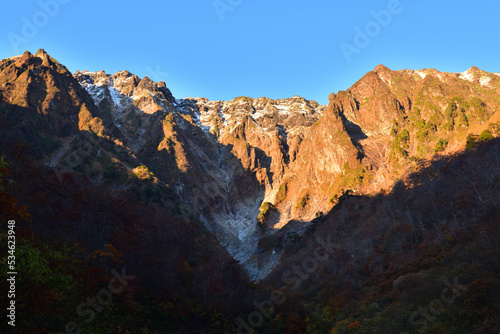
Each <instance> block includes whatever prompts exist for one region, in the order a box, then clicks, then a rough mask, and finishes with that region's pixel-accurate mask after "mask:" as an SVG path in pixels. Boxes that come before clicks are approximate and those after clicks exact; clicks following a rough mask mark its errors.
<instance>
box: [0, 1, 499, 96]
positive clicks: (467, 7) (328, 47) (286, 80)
mask: <svg viewBox="0 0 500 334" xmlns="http://www.w3.org/2000/svg"><path fill="white" fill-rule="evenodd" d="M374 13H375V14H374ZM387 14H389V15H387ZM499 15H500V5H499V4H498V2H496V1H474V2H469V1H439V2H437V1H428V0H413V1H411V0H400V1H397V0H383V1H378V0H372V1H332V0H329V1H327V0H309V1H294V0H286V1H285V0H282V1H272V0H266V1H264V0H215V1H214V0H182V1H181V0H178V1H169V0H163V1H160V0H158V1H148V0H146V1H142V2H139V1H127V0H121V1H94V0H88V1H77V0H41V1H33V0H25V1H8V2H4V3H3V4H2V12H1V13H0V58H2V59H3V58H7V57H10V56H12V55H15V54H18V53H22V51H24V50H29V51H31V52H36V51H37V49H38V48H44V49H45V50H46V51H47V52H48V53H49V54H50V55H51V56H53V57H54V58H56V59H57V60H59V61H60V62H61V63H63V64H64V65H66V66H67V67H68V68H69V69H70V70H71V71H72V72H74V71H76V70H90V71H96V70H105V71H106V72H107V73H115V72H117V71H120V70H129V71H130V72H132V73H135V74H137V75H138V76H140V77H143V76H145V75H147V76H149V77H151V78H152V79H154V80H164V81H165V82H166V83H167V86H168V87H169V88H170V89H171V90H172V93H173V94H174V96H175V97H177V98H182V97H188V96H202V97H207V98H209V99H214V100H215V99H218V100H219V99H220V100H229V99H232V98H234V97H236V96H241V95H245V96H250V97H261V96H267V97H270V98H286V97H291V96H293V95H301V96H303V97H305V98H307V99H314V100H317V101H318V102H320V103H323V104H326V103H327V101H328V95H329V94H330V93H332V92H337V91H339V90H345V89H348V88H349V87H350V86H351V85H352V84H353V83H355V82H356V81H357V80H359V79H360V78H361V77H362V76H363V75H364V74H365V73H366V72H368V71H370V70H373V68H375V66H377V65H378V64H384V65H386V66H388V67H389V68H391V69H394V70H397V69H404V68H408V69H421V68H436V69H438V70H440V71H448V72H462V71H465V70H466V69H468V68H469V67H470V66H477V67H479V68H481V69H484V70H486V71H490V72H500V63H499V61H498V60H499V59H500V38H499V32H500V24H499V22H500V16H499ZM377 16H378V20H377V18H376V17H377ZM359 31H361V33H359ZM363 35H364V36H363ZM341 46H342V47H341ZM342 50H344V51H342ZM346 54H347V56H346ZM348 60H349V61H348Z"/></svg>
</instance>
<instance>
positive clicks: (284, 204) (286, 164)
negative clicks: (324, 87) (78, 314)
mask: <svg viewBox="0 0 500 334" xmlns="http://www.w3.org/2000/svg"><path fill="white" fill-rule="evenodd" d="M0 128H1V133H0V135H1V138H2V140H1V145H0V149H1V152H2V155H3V156H4V158H5V160H2V161H5V163H4V164H2V166H3V167H2V168H4V171H3V172H2V173H3V174H0V175H4V176H2V177H3V179H1V181H2V183H5V188H4V187H2V188H0V189H1V190H2V191H5V197H4V199H3V200H2V201H3V202H2V205H3V208H4V209H5V210H3V212H4V214H3V216H4V217H2V219H3V218H5V219H12V218H9V217H15V218H16V217H18V218H16V219H18V220H19V221H23V222H26V223H24V224H22V227H20V228H21V229H22V232H21V237H22V240H24V241H22V242H21V243H20V246H19V247H23V248H21V249H25V250H24V253H25V254H32V255H31V256H32V258H31V260H30V261H33V262H34V263H37V264H38V265H37V266H33V268H31V269H29V270H30V273H31V278H30V279H29V280H27V281H26V282H25V283H23V282H22V281H21V284H24V285H22V286H24V287H25V291H28V292H26V293H25V294H23V293H22V292H21V293H22V294H23V295H22V296H23V298H26V299H27V300H30V301H33V304H31V305H28V304H26V305H25V306H24V311H25V312H31V313H30V314H32V315H31V316H30V317H31V318H30V320H25V323H22V326H24V328H26V329H27V330H30V331H33V332H34V330H35V329H36V332H39V333H45V332H51V331H62V330H63V328H64V324H65V323H66V322H68V321H72V318H71V317H72V316H70V315H68V313H67V312H66V311H63V309H64V308H65V307H64V306H63V305H66V304H68V303H69V304H72V303H73V304H76V305H78V301H80V299H81V300H85V298H83V295H81V294H82V293H83V294H84V295H85V296H86V294H85V293H87V294H90V295H92V294H94V295H95V293H96V292H95V289H96V288H97V287H99V286H100V285H99V284H101V283H102V281H104V282H105V281H106V279H105V278H103V277H108V276H110V275H111V274H110V272H111V268H116V266H125V267H126V268H127V272H131V273H134V275H135V276H137V277H138V280H137V281H135V282H134V283H131V288H130V290H128V291H127V292H126V293H125V294H123V295H122V294H120V295H118V296H117V298H120V301H121V304H120V306H119V307H117V309H116V310H114V311H113V310H111V309H107V310H105V311H103V315H102V317H101V318H100V319H97V320H95V321H94V320H92V321H88V322H87V321H84V320H85V317H83V318H78V319H80V320H78V321H76V323H78V324H79V325H80V326H82V328H87V330H97V328H102V326H105V325H106V326H108V325H109V326H113V327H112V328H113V329H112V332H114V333H121V332H123V333H124V332H125V329H123V328H122V324H128V325H127V326H131V328H135V329H136V330H137V329H139V328H141V329H142V330H143V332H144V333H156V332H158V333H163V332H168V333H170V332H171V333H178V332H179V333H194V332H197V333H224V331H225V332H240V333H241V332H244V331H245V332H250V331H249V328H250V327H251V328H250V329H253V330H255V331H256V332H258V333H379V332H380V333H400V332H403V331H406V332H407V333H413V332H417V330H418V329H419V328H424V325H425V329H424V330H423V331H418V332H426V333H445V332H446V333H459V331H457V329H456V327H453V326H454V325H456V324H457V323H456V321H454V320H453V319H456V318H457V317H461V316H463V319H465V320H463V322H459V323H460V324H462V325H461V326H462V328H463V330H464V331H463V333H471V332H475V333H495V334H498V328H499V327H498V326H500V318H499V317H498V314H497V313H498V312H496V313H495V312H494V311H493V310H495V309H496V310H498V309H499V307H500V304H499V303H498V298H496V299H495V298H493V296H497V297H500V296H498V295H499V291H500V290H499V289H498V287H499V285H498V284H499V282H500V277H499V272H500V263H498V260H497V259H498V255H500V252H499V251H500V248H499V247H498V244H499V243H498V241H499V240H498V239H499V236H500V234H499V229H498V227H499V223H500V220H499V213H498V205H499V204H500V202H499V200H500V198H499V196H498V194H499V192H498V185H499V184H500V183H499V182H498V181H499V177H500V150H499V147H500V143H499V141H498V139H497V137H498V136H499V134H500V73H489V72H486V71H482V70H480V69H478V68H476V67H471V68H469V69H468V70H467V71H465V72H463V73H447V72H439V71H437V70H435V69H423V70H406V69H405V70H398V71H393V70H391V69H389V68H387V67H385V66H383V65H379V66H377V67H376V68H375V69H374V70H373V71H370V72H368V73H367V74H366V75H365V76H363V77H362V78H361V79H360V80H359V81H358V82H356V83H355V84H354V85H352V86H351V87H350V88H349V89H347V90H345V91H340V92H337V93H332V94H331V95H330V96H329V103H328V105H320V104H319V103H317V102H315V101H312V100H307V99H305V98H303V97H300V96H293V97H291V98H286V99H277V100H273V99H269V98H266V97H261V98H250V97H245V96H242V97H237V98H235V99H233V100H231V101H211V100H208V99H205V98H200V97H197V98H181V99H179V98H175V97H174V96H173V95H172V93H171V91H170V90H169V88H168V87H167V86H166V84H165V82H154V81H152V80H151V79H149V78H148V77H144V78H139V77H138V76H136V75H134V74H132V73H130V72H128V71H121V72H117V73H115V74H107V73H105V72H104V71H99V72H89V71H77V72H75V73H71V72H70V71H69V70H68V69H67V68H66V67H65V66H64V65H62V64H61V63H59V62H58V61H57V60H55V59H53V58H52V57H50V56H49V55H48V54H47V53H46V52H45V51H44V50H42V49H40V50H38V52H37V53H36V54H31V53H29V52H28V51H27V52H25V53H24V54H23V55H21V56H14V57H11V58H8V59H4V60H2V61H1V62H0ZM11 181H12V182H11ZM7 216H9V217H7ZM5 219H4V220H5ZM21 237H20V238H21ZM325 244H327V246H325V247H324V249H326V250H327V251H328V253H327V254H330V255H329V256H328V258H329V260H327V261H326V260H325V261H323V262H322V261H319V260H318V259H317V257H313V258H314V259H316V260H314V261H315V262H310V261H311V260H309V259H311V254H316V248H315V247H316V246H317V245H325ZM458 245H460V247H458ZM473 254H474V256H475V257H476V258H477V259H478V262H475V261H474V260H473V258H474V256H473ZM58 259H59V260H58ZM61 259H65V260H64V261H63V260H61ZM308 261H309V262H308ZM297 263H301V264H302V265H301V266H299V267H298V268H299V269H300V268H301V267H302V269H303V270H302V271H300V270H299V269H296V268H297V265H296V264H297ZM307 263H311V265H310V266H309V265H308V264H307ZM447 263H448V264H452V263H454V264H455V265H456V266H458V267H447ZM290 268H293V269H290ZM473 268H476V270H477V272H476V274H477V275H476V274H474V269H473ZM27 270H28V269H27ZM291 270H292V271H291ZM304 270H305V271H304ZM100 272H104V273H102V274H101V275H100V278H96V276H99V273H100ZM445 272H447V273H449V275H451V276H453V277H451V276H450V277H449V280H453V279H455V277H459V278H460V279H459V281H460V282H461V285H460V286H466V287H467V288H464V289H463V292H462V293H461V294H460V295H459V296H457V298H458V299H457V300H458V302H454V303H450V304H451V306H449V307H448V306H447V305H445V307H446V308H445V307H443V311H442V312H435V314H434V315H433V316H432V318H433V319H434V320H432V321H431V317H430V316H429V317H425V316H422V317H421V320H420V322H419V321H418V319H420V318H416V317H415V316H414V313H415V312H413V311H412V310H415V311H417V310H419V307H420V306H419V305H424V306H425V305H427V304H428V303H430V302H431V301H433V299H436V298H439V297H440V291H441V289H442V288H440V284H441V283H433V281H432V280H433V278H434V277H437V276H439V275H442V276H443V275H444V276H446V275H445V274H443V273H445ZM89 281H90V282H92V283H91V284H87V283H85V282H89ZM310 281H312V282H310ZM424 281H425V282H429V283H425V284H424V283H422V282H424ZM304 282H308V283H307V284H303V283H304ZM34 286H40V287H41V291H43V292H44V294H43V295H42V297H40V298H43V299H44V302H43V303H42V304H37V303H36V302H35V300H36V298H38V297H36V296H34V295H33V293H34V291H33V287H34ZM77 287H78V288H77ZM278 288H279V289H280V291H284V292H282V293H283V294H284V296H286V303H282V304H283V305H278V304H279V303H274V304H273V303H271V304H269V303H268V304H267V306H265V307H264V308H262V303H260V302H259V301H262V300H266V298H268V296H269V293H272V292H273V291H275V289H278ZM72 289H73V290H72ZM92 289H94V290H92ZM69 291H79V293H80V294H76V295H72V294H71V293H69ZM93 291H94V292H93ZM97 291H99V290H97ZM155 291H156V292H155ZM460 291H462V290H460ZM2 293H3V292H2ZM412 293H413V294H416V295H414V298H413V299H412V297H411V295H412ZM65 294H67V295H65ZM427 294H429V295H432V296H436V297H434V298H430V300H428V301H427V300H425V296H426V295H427ZM149 296H152V297H151V298H152V299H151V302H146V301H145V300H146V299H147V298H148V297H149ZM266 296H267V297H266ZM65 298H66V299H65ZM271 300H272V298H271ZM441 304H443V305H444V303H443V302H442V303H441ZM441 304H440V305H441ZM40 305H44V306H43V307H41V306H40ZM269 305H271V306H269ZM462 306H463V307H462ZM44 307H45V308H47V310H48V311H47V312H45V311H42V310H43V309H44ZM71 308H72V309H74V307H73V306H71ZM255 308H256V309H257V313H259V312H260V313H259V314H264V315H265V314H266V313H272V315H270V316H269V317H266V319H265V320H264V317H262V322H261V321H260V320H259V321H257V320H255V319H252V318H251V316H249V315H251V314H253V313H252V310H254V309H255ZM401 308H404V310H403V309H401ZM398 309H401V312H400V314H401V316H400V317H397V319H399V318H402V319H403V320H401V321H399V320H394V321H392V322H391V321H389V320H388V319H389V318H391V313H393V312H396V310H398ZM479 309H480V310H481V311H478V310H479ZM488 309H489V310H490V311H488ZM50 310H52V311H50ZM133 310H135V311H134V312H138V314H141V316H140V317H139V318H140V320H138V319H136V318H134V317H133V315H131V314H133V313H131V312H132V311H133ZM466 311H467V312H469V313H468V315H467V316H464V315H463V313H464V312H466ZM253 312H256V311H253ZM73 314H74V312H73ZM62 315H64V316H65V317H69V319H68V318H67V320H65V319H63V318H64V317H63V316H62ZM73 317H75V315H73ZM97 317H98V316H96V318H97ZM412 317H413V318H412ZM407 318H410V319H411V318H412V319H413V320H410V321H407V320H406V319H407ZM436 318H439V320H435V319H436ZM47 319H49V320H47ZM89 319H90V318H89ZM89 319H87V320H89ZM124 319H126V320H124ZM187 319H194V320H192V321H188V320H187ZM416 319H417V320H416ZM422 319H423V320H422ZM20 321H22V320H20ZM256 322H259V324H258V325H257V324H256ZM167 323H169V324H167ZM415 323H416V324H417V325H415ZM464 324H465V325H464ZM30 326H31V327H30ZM84 326H88V327H84ZM384 326H385V327H384ZM419 326H420V327H419ZM120 328H121V329H120ZM245 328H246V329H245ZM495 328H496V329H495ZM375 329H376V330H375ZM148 330H149V331H148ZM103 332H104V331H103ZM460 333H462V332H460Z"/></svg>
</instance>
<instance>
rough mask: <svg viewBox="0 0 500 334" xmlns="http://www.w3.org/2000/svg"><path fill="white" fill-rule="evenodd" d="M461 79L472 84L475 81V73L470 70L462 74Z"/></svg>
mask: <svg viewBox="0 0 500 334" xmlns="http://www.w3.org/2000/svg"><path fill="white" fill-rule="evenodd" d="M460 79H464V80H467V81H470V82H472V81H474V71H473V70H472V69H470V68H469V69H468V70H467V71H465V72H462V73H460Z"/></svg>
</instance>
